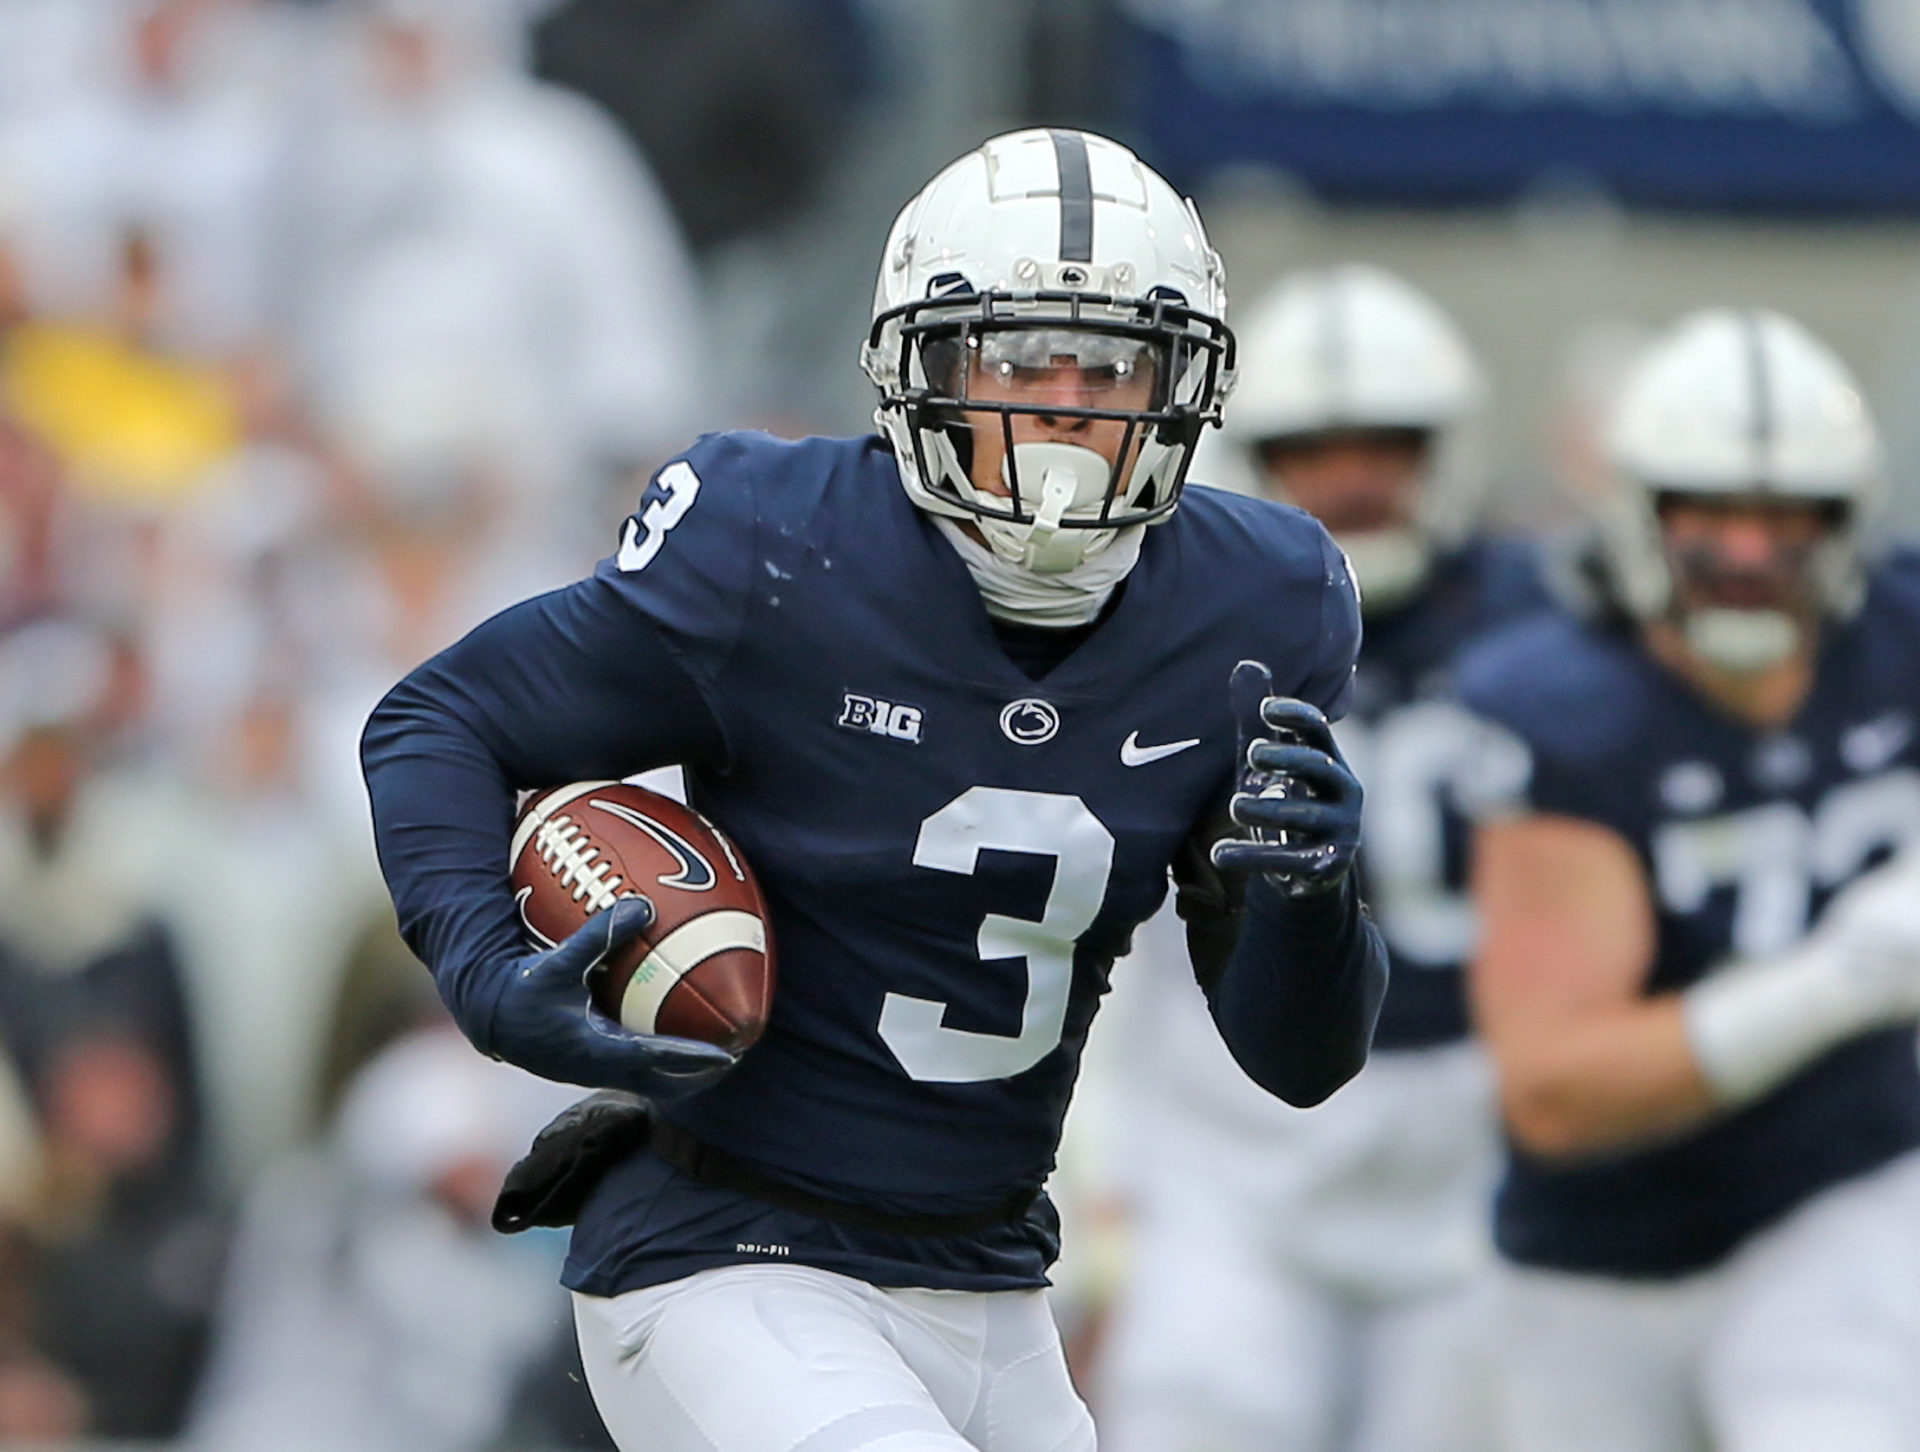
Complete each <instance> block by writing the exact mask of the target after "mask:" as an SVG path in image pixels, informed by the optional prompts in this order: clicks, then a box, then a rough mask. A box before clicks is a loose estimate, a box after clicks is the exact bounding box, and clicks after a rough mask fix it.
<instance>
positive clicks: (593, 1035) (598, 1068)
mask: <svg viewBox="0 0 1920 1452" xmlns="http://www.w3.org/2000/svg"><path fill="white" fill-rule="evenodd" d="M652 925H653V904H652V903H650V902H648V901H647V900H646V899H645V898H644V897H630V898H622V899H621V900H620V901H619V902H617V903H615V904H614V905H613V906H612V907H610V908H608V909H607V910H606V911H605V912H603V913H599V914H596V915H595V916H593V917H591V918H589V919H587V921H586V922H584V923H583V924H581V925H580V927H579V928H578V929H577V930H575V931H574V932H573V933H572V934H571V935H570V936H569V937H568V938H567V939H566V940H565V941H564V942H562V943H560V944H559V945H558V946H556V947H552V948H548V949H545V950H543V951H541V952H537V953H529V954H527V955H526V956H525V957H522V958H516V959H514V960H513V961H512V963H510V964H509V965H508V968H507V973H506V977H505V980H504V981H503V982H502V984H501V987H500V996H499V997H498V998H497V999H495V1000H494V1006H493V1013H492V1016H491V1018H490V1020H489V1032H488V1034H487V1041H486V1042H485V1043H483V1044H482V1045H481V1047H482V1048H484V1049H485V1050H486V1051H487V1052H488V1053H490V1054H492V1055H493V1056H494V1057H495V1058H496V1059H505V1060H506V1061H507V1062H508V1063H510V1064H517V1065H519V1066H520V1067H521V1068H523V1069H525V1070H527V1071H528V1072H530V1073H534V1074H538V1075H539V1076H540V1077H541V1078H543V1079H554V1080H558V1081H559V1082H561V1083H563V1084H583V1085H585V1086H587V1087H588V1088H591V1089H626V1090H630V1091H631V1092H633V1093H635V1094H640V1095H644V1096H645V1097H647V1098H649V1099H674V1098H677V1097H679V1096H680V1095H682V1094H687V1093H690V1092H692V1091H693V1090H695V1089H703V1088H705V1087H706V1086H707V1085H709V1084H711V1083H712V1082H713V1081H714V1080H716V1079H718V1078H719V1077H720V1076H721V1075H722V1074H724V1073H726V1072H727V1070H729V1069H731V1068H732V1067H733V1064H734V1059H733V1055H731V1054H729V1053H728V1052H727V1051H726V1050H725V1049H723V1048H720V1047H719V1046H717V1045H715V1044H708V1043H702V1042H701V1041H699V1040H698V1039H682V1038H674V1037H672V1036H670V1035H666V1034H637V1033H634V1032H633V1031H632V1030H630V1029H627V1028H625V1027H623V1026H622V1025H620V1024H618V1023H616V1022H615V1021H614V1020H612V1019H610V1018H608V1017H607V1016H606V1015H605V1014H603V1013H601V1012H600V1011H599V1010H598V1009H597V1008H595V1007H594V1006H593V1003H592V1000H591V997H590V995H589V993H588V990H587V975H588V974H589V973H591V972H592V971H593V970H594V969H595V968H597V967H598V966H599V965H600V964H601V963H602V962H604V961H605V960H606V959H607V957H608V955H610V954H612V953H614V952H616V951H617V950H618V949H620V948H623V947H625V946H626V945H627V944H628V943H630V942H632V941H633V939H635V938H637V937H639V936H640V934H642V933H644V932H646V930H647V929H648V928H649V927H651V926H652Z"/></svg>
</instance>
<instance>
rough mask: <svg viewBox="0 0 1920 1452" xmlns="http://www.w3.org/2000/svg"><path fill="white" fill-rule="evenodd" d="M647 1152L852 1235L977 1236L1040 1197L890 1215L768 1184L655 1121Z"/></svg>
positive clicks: (706, 1181)
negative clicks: (952, 1211) (956, 1210)
mask: <svg viewBox="0 0 1920 1452" xmlns="http://www.w3.org/2000/svg"><path fill="white" fill-rule="evenodd" d="M647 1147H648V1148H649V1149H651V1150H652V1151H653V1152H654V1154H656V1155H658V1156H659V1157H660V1158H661V1159H663V1160H665V1161H666V1162H667V1163H668V1164H670V1165H672V1166H673V1167H674V1168H675V1169H676V1170H678V1171H679V1172H680V1173H681V1174H683V1175H685V1176H686V1177H687V1178H688V1179H690V1180H698V1181H699V1182H700V1183H701V1184H703V1185H712V1186H714V1187H715V1188H716V1189H722V1190H737V1191H739V1192H740V1193H741V1194H742V1195H751V1196H752V1197H753V1198H754V1199H756V1200H764V1201H766V1203H767V1204H769V1205H777V1206H779V1207H780V1208H781V1209H782V1210H794V1211H797V1212H799V1213H800V1214H802V1215H811V1216H814V1217H815V1218H816V1219H820V1220H831V1221H833V1222H834V1223H835V1224H836V1225H848V1226H851V1227H853V1228H854V1229H856V1230H877V1231H881V1232H883V1233H884V1234H888V1235H977V1234H979V1232H981V1231H982V1230H991V1229H993V1227H994V1226H996V1225H1010V1224H1014V1223H1016V1222H1018V1221H1020V1220H1022V1219H1024V1218H1025V1217H1026V1213H1027V1211H1028V1210H1029V1209H1031V1208H1032V1206H1033V1202H1034V1201H1035V1200H1036V1199H1038V1198H1039V1196H1040V1192H1039V1191H1038V1190H1037V1189H1034V1190H1018V1191H1016V1192H1014V1193H1013V1194H1012V1195H1009V1196H1008V1197H1007V1198H1006V1199H1004V1200H1002V1201H1001V1202H1000V1203H999V1204H998V1205H995V1206H992V1207H990V1208H988V1209H985V1210H974V1211H969V1212H968V1213H966V1214H963V1215H893V1214H889V1213H888V1212H887V1211H884V1210H875V1209H872V1208H871V1207H869V1206H866V1205H849V1204H847V1203H845V1202H844V1201H840V1200H829V1199H827V1198H826V1197H825V1196H822V1195H814V1194H810V1193H808V1192H807V1191H805V1190H802V1189H800V1188H799V1187H798V1186H795V1185H785V1184H782V1183H780V1181H778V1180H770V1179H768V1178H767V1177H766V1176H765V1175H763V1174H761V1173H760V1172H759V1171H758V1170H756V1169H754V1168H753V1167H752V1166H751V1165H749V1164H747V1163H746V1162H745V1161H743V1160H738V1159H735V1158H734V1157H733V1156H732V1155H730V1154H728V1153H727V1152H726V1151H725V1150H722V1149H716V1148H715V1147H714V1146H713V1145H710V1144H707V1143H705V1142H704V1141H702V1140H699V1139H695V1138H694V1137H693V1136H692V1135H691V1134H688V1133H687V1132H686V1131H685V1130H684V1129H682V1128H680V1127H679V1126H678V1125H676V1124H669V1123H668V1122H667V1121H666V1120H664V1119H660V1118H658V1117H655V1119H654V1120H653V1123H652V1124H651V1126H649V1132H648V1136H647Z"/></svg>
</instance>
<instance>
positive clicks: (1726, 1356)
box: [1461, 310, 1920, 1452]
mask: <svg viewBox="0 0 1920 1452" xmlns="http://www.w3.org/2000/svg"><path fill="white" fill-rule="evenodd" d="M1608 449H1609V451H1610V455H1611V459H1612V463H1613V466H1614V468H1615V469H1616V471H1617V472H1618V474H1619V476H1620V495H1619V498H1618V499H1617V501H1616V502H1617V503H1618V505H1619V510H1618V513H1617V515H1616V517H1615V518H1614V519H1613V520H1612V521H1611V522H1610V528H1609V530H1608V532H1607V534H1606V537H1605V539H1606V543H1605V546H1604V551H1605V553H1604V559H1605V561H1606V563H1607V566H1608V568H1607V571H1606V578H1607V580H1608V582H1609V586H1608V595H1609V603H1610V607H1611V608H1610V610H1609V611H1607V612H1606V613H1603V614H1601V615H1599V616H1597V617H1595V618H1592V619H1585V620H1581V619H1576V618H1573V617H1564V618H1562V617H1547V618H1543V619H1542V620H1540V621H1537V622H1533V623H1530V624H1527V625H1524V626H1521V627H1517V628H1515V629H1514V630H1512V631H1511V632H1505V633H1503V634H1502V635H1501V636H1498V637H1496V638H1494V639H1492V640H1490V641H1488V642H1486V643H1485V644H1483V645H1482V646H1480V647H1478V648H1477V649H1476V650H1475V651H1474V652H1472V653H1471V654H1470V655H1469V657H1468V658H1467V659H1466V660H1465V661H1464V662H1463V664H1462V667H1461V690H1462V694H1463V697H1464V698H1465V699H1466V700H1467V702H1468V704H1469V705H1471V706H1473V707H1474V708H1476V709H1477V710H1479V711H1480V712H1482V713H1483V714H1484V715H1485V717H1486V718H1487V719H1488V721H1489V723H1490V724H1489V728H1488V729H1489V741H1488V749H1487V751H1486V754H1485V758H1484V763H1485V765H1484V769H1483V773H1482V777H1481V781H1480V782H1479V788H1480V789H1481V790H1482V791H1483V792H1484V794H1485V803H1486V807H1485V809H1486V811H1487V814H1488V815H1487V818H1486V821H1485V824H1484V825H1483V827H1482V828H1481V830H1480V832H1479V834H1478V838H1477V841H1476V847H1475V899H1476V902H1477V905H1478V907H1479V910H1480V914H1481V933H1482V936H1481V946H1480V949H1479V952H1478V954H1477V955H1476V957H1475V960H1474V965H1473V970H1472V981H1473V996H1474V1001H1475V1004H1476V1007H1477V1011H1478V1018H1479V1022H1480V1025H1481V1027H1482V1030H1483V1032H1484V1034H1485V1036H1486V1039H1487V1042H1488V1043H1489V1045H1490V1047H1491V1049H1492V1052H1493V1055H1494V1057H1495V1060H1496V1062H1497V1065H1498V1070H1499V1077H1500V1086H1501V1100H1502V1106H1503V1109H1504V1113H1505V1118H1506V1123H1507V1128H1508V1130H1509V1132H1510V1136H1511V1140H1512V1150H1513V1153H1512V1159H1511V1165H1510V1169H1509V1172H1508V1174H1507V1177H1506V1180H1505V1183H1504V1186H1503V1188H1502V1190H1501V1192H1500V1197H1499V1203H1498V1218H1497V1225H1496V1237H1497V1240H1498V1244H1499V1248H1500V1250H1501V1251H1502V1252H1503V1254H1504V1256H1505V1258H1506V1260H1507V1261H1508V1262H1510V1263H1511V1273H1510V1275H1508V1276H1507V1277H1505V1278H1504V1285H1503V1292H1504V1296H1503V1299H1504V1302H1505V1319H1506V1337H1505V1361H1506V1373H1507V1382H1508V1389H1507V1393H1506V1396H1505V1399H1504V1400H1505V1416H1506V1420H1507V1422H1508V1428H1507V1430H1508V1432H1509V1434H1510V1436H1511V1438H1512V1442H1511V1445H1512V1446H1513V1447H1514V1448H1516V1449H1518V1452H1576V1449H1577V1452H1627V1449H1633V1452H1692V1449H1698V1448H1705V1447H1711V1448H1713V1449H1715V1452H1785V1449H1788V1448H1808V1447H1846V1448H1849V1449H1853V1452H1868V1449H1872V1452H1882V1449H1884V1452H1892V1449H1894V1448H1897V1447H1905V1448H1911V1447H1916V1446H1920V1405H1916V1400H1915V1398H1916V1394H1917V1393H1920V1376H1917V1375H1916V1369H1917V1368H1920V1361H1916V1359H1915V1355H1916V1351H1917V1350H1920V1276H1916V1271H1915V1267H1916V1265H1920V1215H1916V1214H1915V1207H1916V1205H1920V1154H1916V1152H1915V1147H1916V1146H1917V1145H1920V1070H1917V1069H1916V1061H1915V1052H1914V1019H1915V1017H1916V1015H1920V857H1917V856H1916V855H1915V847H1916V844H1920V733H1917V732H1916V730H1915V727H1916V724H1920V721H1917V718H1920V652H1916V651H1915V649H1914V642H1915V640H1916V639H1920V599H1916V598H1915V596H1914V594H1913V592H1912V591H1911V588H1910V585H1907V584H1903V583H1902V582H1900V581H1899V580H1898V579H1896V578H1895V577H1894V576H1893V575H1892V574H1890V573H1889V572H1888V571H1887V570H1886V569H1884V568H1875V567H1870V566H1869V565H1868V563H1867V562H1866V561H1865V559H1864V558H1863V553H1862V548H1861V539H1860V534H1861V527H1862V519H1863V515H1864V514H1865V512H1866V511H1867V509H1868V507H1869V505H1870V504H1871V501H1872V495H1873V492H1874V489H1875V480H1876V477H1877V469H1878V463H1877V451H1876V445H1875V438H1874V432H1873V429H1872V426H1871V423H1870V421H1869V419H1868V416H1867V413H1866V411H1865V409H1864V407H1863V405H1862V402H1861V397H1860V393H1859V390H1858V388H1857V387H1856V386H1855V384H1854V381H1853V379H1852V378H1851V377H1850V376H1849V375H1848V372H1847V370H1846V369H1845V367H1844V366H1843V365H1842V364H1841V362H1840V361H1839V359H1838V358H1836V357H1835V356H1834V354H1833V353H1832V352H1830V351H1829V350H1828V349H1827V348H1826V347H1825V346H1824V345H1823V344H1821V343H1820V342H1818V341H1817V340H1816V339H1814V338H1813V337H1812V336H1810V335H1809V334H1808V333H1807V332H1806V331H1805V330H1804V329H1802V328H1801V327H1800V326H1799V325H1797V324H1796V323H1794V322H1792V321H1791V320H1789V319H1787V318H1785V317H1782V316H1780V315H1779V314H1777V313H1773V312H1767V311H1734V310H1710V311H1706V312H1702V313H1698V314H1694V315H1692V316H1689V317H1687V318H1685V319H1683V320H1682V321H1681V322H1679V323H1678V324H1677V325H1676V326H1675V327H1674V328H1673V329H1672V331H1671V332H1669V333H1667V334H1666V335H1664V336H1663V337H1662V338H1661V339H1660V340H1659V341H1658V342H1656V343H1655V344H1654V345H1653V346H1652V347H1651V349H1650V350H1649V351H1648V353H1647V354H1646V355H1645V356H1644V357H1643V359H1642V360H1641V361H1640V362H1639V363H1638V365H1637V366H1636V367H1635V369H1634V371H1633V372H1632V373H1631V375H1630V376H1629V378H1628V379H1627V382H1626V384H1625V387H1624V389H1623V391H1622V394H1621V397H1620V399H1619V400H1618V403H1617V405H1616V408H1615V411H1614V414H1613V416H1612V419H1611V423H1610V430H1609V437H1608ZM1903 849H1904V852H1905V855H1904V856H1899V855H1896V854H1899V853H1901V852H1902V851H1903Z"/></svg>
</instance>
